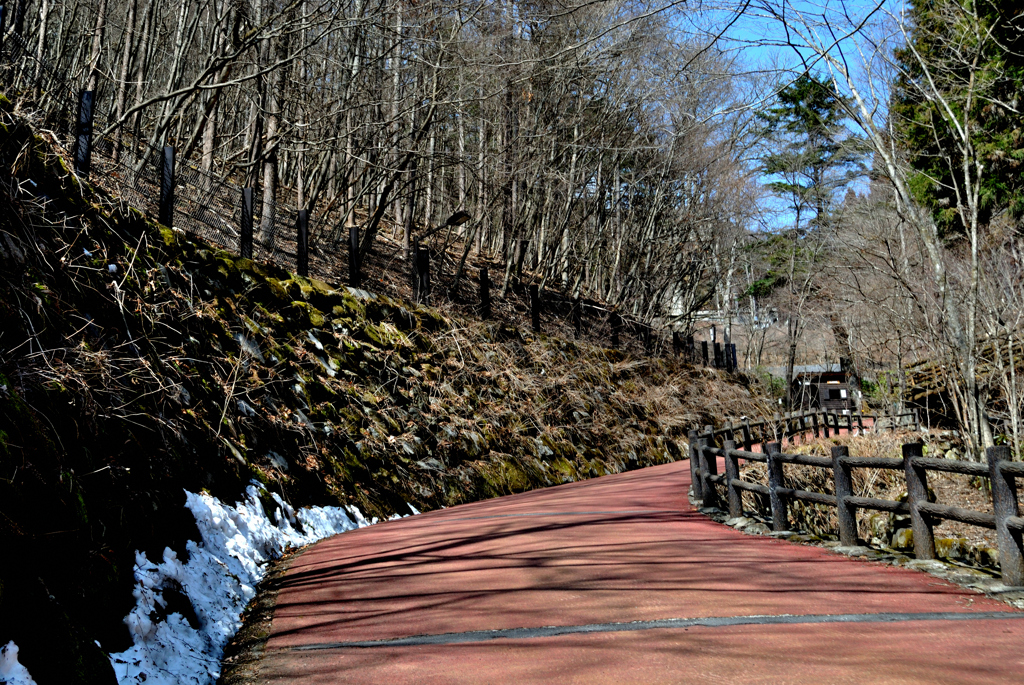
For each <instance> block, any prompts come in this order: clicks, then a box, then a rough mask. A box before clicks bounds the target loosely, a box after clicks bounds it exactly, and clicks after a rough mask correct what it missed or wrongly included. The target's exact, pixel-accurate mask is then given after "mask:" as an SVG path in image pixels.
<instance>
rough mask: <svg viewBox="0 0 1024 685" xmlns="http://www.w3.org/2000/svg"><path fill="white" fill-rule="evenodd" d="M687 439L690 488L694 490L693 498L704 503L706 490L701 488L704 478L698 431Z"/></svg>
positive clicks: (691, 433) (692, 432) (691, 432)
mask: <svg viewBox="0 0 1024 685" xmlns="http://www.w3.org/2000/svg"><path fill="white" fill-rule="evenodd" d="M686 437H687V439H688V440H689V442H690V487H691V488H693V498H694V499H695V500H700V501H703V500H704V490H703V489H702V488H701V478H703V477H704V476H703V474H702V473H701V472H700V455H699V449H700V448H699V447H698V446H697V440H698V438H697V431H690V432H689V433H687V436H686Z"/></svg>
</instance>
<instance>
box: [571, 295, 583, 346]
mask: <svg viewBox="0 0 1024 685" xmlns="http://www.w3.org/2000/svg"><path fill="white" fill-rule="evenodd" d="M572 328H573V332H574V333H575V334H576V339H577V340H579V339H580V336H581V335H583V301H582V300H581V299H580V296H579V295H577V296H576V299H575V300H573V303H572Z"/></svg>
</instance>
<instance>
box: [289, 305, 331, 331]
mask: <svg viewBox="0 0 1024 685" xmlns="http://www.w3.org/2000/svg"><path fill="white" fill-rule="evenodd" d="M289 318H290V319H291V320H292V321H293V322H294V323H295V324H296V325H297V326H298V327H299V328H321V327H322V326H323V325H324V322H325V321H326V319H324V315H323V313H322V312H321V311H320V310H319V309H317V308H316V307H314V306H313V305H311V304H309V303H308V302H300V301H298V300H295V301H293V302H292V303H291V307H290V316H289Z"/></svg>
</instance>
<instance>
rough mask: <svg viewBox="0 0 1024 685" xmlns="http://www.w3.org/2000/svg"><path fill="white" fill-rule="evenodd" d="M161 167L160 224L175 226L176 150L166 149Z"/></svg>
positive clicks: (169, 147) (167, 147)
mask: <svg viewBox="0 0 1024 685" xmlns="http://www.w3.org/2000/svg"><path fill="white" fill-rule="evenodd" d="M161 160H162V163H161V165H160V217H159V218H160V223H162V224H163V225H164V226H166V227H167V228H171V227H173V226H174V183H175V180H174V148H173V147H171V146H170V145H168V146H166V147H164V154H163V157H162V158H161Z"/></svg>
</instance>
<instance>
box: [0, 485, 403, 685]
mask: <svg viewBox="0 0 1024 685" xmlns="http://www.w3.org/2000/svg"><path fill="white" fill-rule="evenodd" d="M246 495H247V499H246V500H245V501H244V502H236V503H235V505H234V506H233V507H232V506H228V505H227V504H225V503H223V502H221V501H220V500H218V499H217V498H216V497H212V496H210V495H208V494H205V493H199V494H196V493H193V492H186V493H185V497H186V503H185V506H186V507H187V508H188V509H189V510H190V511H191V512H192V513H193V515H194V516H195V517H196V525H197V527H198V528H199V533H200V536H201V537H202V541H201V542H194V541H189V542H188V544H187V545H186V551H187V552H188V560H187V561H182V560H181V559H179V558H178V555H177V554H176V553H175V552H174V551H173V550H171V549H170V548H167V549H165V550H164V553H163V559H162V560H161V561H160V562H159V563H155V562H153V561H151V560H149V559H148V558H147V557H146V555H145V554H143V553H141V552H136V553H135V583H136V585H135V590H134V592H133V595H134V596H135V608H134V609H132V610H131V612H130V613H129V614H128V616H127V617H126V618H125V624H127V626H128V629H129V631H130V632H131V635H132V641H133V642H134V645H133V646H132V647H131V648H130V649H128V650H127V651H124V652H121V653H120V654H111V655H110V660H111V662H112V663H113V665H114V671H115V673H116V675H117V681H118V683H119V684H120V685H142V684H143V683H145V685H179V684H181V685H209V684H210V683H213V682H214V681H216V679H217V678H218V677H219V676H220V662H221V658H222V657H223V654H224V647H225V646H226V645H227V643H228V641H229V640H230V639H231V638H232V637H233V636H234V634H235V633H236V632H238V629H239V628H240V627H241V625H242V622H241V615H242V610H243V609H244V608H245V606H246V604H248V602H249V600H251V599H252V598H253V597H254V596H255V594H256V590H255V587H256V584H257V583H259V581H260V580H261V579H262V578H263V576H264V575H265V574H266V568H267V564H268V563H269V562H270V561H271V560H273V559H278V558H280V557H281V555H282V554H283V553H284V552H285V550H287V549H289V548H292V547H301V546H303V545H308V544H311V543H313V542H316V541H317V540H322V539H323V538H326V537H330V536H331V535H335V534H337V533H341V532H344V531H346V530H352V529H354V528H362V527H364V526H368V525H371V524H373V523H376V522H377V519H376V518H374V519H372V520H367V519H365V518H364V517H363V515H362V514H361V513H360V512H359V510H358V509H356V508H355V507H344V508H343V507H310V508H306V509H299V510H295V509H293V508H292V507H291V506H289V505H288V504H287V503H286V502H284V501H283V500H282V499H281V498H280V497H279V496H278V495H276V494H274V493H269V499H271V500H273V502H274V505H273V506H272V507H267V508H272V509H273V511H272V512H271V514H270V515H268V513H267V510H266V509H265V508H264V505H263V503H262V502H261V501H260V496H261V495H263V497H264V500H267V499H268V493H267V492H266V491H265V490H263V489H262V486H260V485H258V484H256V483H253V485H251V486H249V487H248V488H247V489H246ZM414 511H415V510H414ZM272 519H273V520H272ZM173 593H178V594H180V595H183V596H184V597H185V599H187V600H188V602H189V603H190V604H191V606H192V609H193V612H194V614H195V615H194V616H189V617H184V616H182V615H181V614H180V613H177V612H175V613H170V614H166V609H167V607H168V605H169V602H168V597H170V596H171V595H172V594H173ZM179 606H180V603H179ZM12 645H13V643H12ZM12 645H8V647H11V646H12ZM5 649H6V648H5ZM4 654H5V655H6V652H4ZM14 656H15V661H14V663H15V664H16V663H17V661H16V657H17V647H14ZM3 658H4V659H6V658H7V657H6V656H4V657H3ZM5 663H6V662H5V661H3V660H0V669H2V668H3V664H5ZM2 673H3V671H2V670H0V674H2ZM26 676H27V672H26ZM11 682H12V683H16V684H17V685H23V683H22V681H19V680H13V681H11ZM24 683H25V684H26V685H27V684H28V683H32V680H31V679H29V680H27V681H24Z"/></svg>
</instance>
